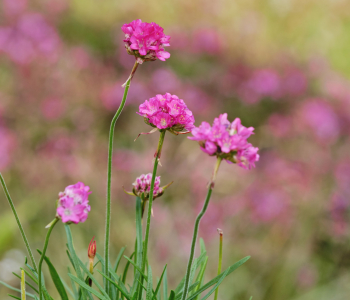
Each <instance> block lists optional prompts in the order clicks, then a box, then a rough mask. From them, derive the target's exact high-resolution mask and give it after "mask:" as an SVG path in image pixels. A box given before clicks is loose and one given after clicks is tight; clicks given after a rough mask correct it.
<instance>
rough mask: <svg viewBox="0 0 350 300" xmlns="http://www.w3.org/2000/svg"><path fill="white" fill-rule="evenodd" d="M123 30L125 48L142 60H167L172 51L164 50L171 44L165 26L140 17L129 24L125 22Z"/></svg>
mask: <svg viewBox="0 0 350 300" xmlns="http://www.w3.org/2000/svg"><path fill="white" fill-rule="evenodd" d="M122 30H123V32H124V33H125V39H124V42H125V48H126V50H127V52H128V53H129V54H131V55H135V56H136V57H140V58H141V59H142V61H148V60H156V59H157V58H158V59H160V60H162V61H165V60H166V59H168V58H169V57H170V53H169V52H166V51H164V47H167V46H170V44H169V41H170V36H169V35H165V34H164V32H163V30H164V29H163V28H162V27H160V26H159V25H158V24H156V23H154V22H151V23H147V22H142V21H141V20H140V19H138V20H134V21H132V22H131V23H129V24H124V25H123V26H122Z"/></svg>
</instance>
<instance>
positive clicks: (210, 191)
mask: <svg viewBox="0 0 350 300" xmlns="http://www.w3.org/2000/svg"><path fill="white" fill-rule="evenodd" d="M221 160H222V158H220V157H218V159H217V161H216V165H215V168H214V172H213V176H212V178H211V181H210V182H209V184H208V193H207V197H206V198H205V202H204V205H203V208H202V210H201V212H200V213H199V214H198V216H197V219H196V222H195V224H194V230H193V237H192V244H191V253H190V258H189V259H188V265H187V271H186V279H185V285H184V290H183V294H182V300H185V299H186V297H187V293H188V286H189V281H190V273H191V267H192V263H193V257H194V250H195V248H196V241H197V236H198V228H199V223H200V221H201V219H202V217H203V216H204V214H205V212H206V210H207V208H208V205H209V201H210V197H211V193H212V191H213V188H214V183H215V179H216V174H217V172H218V170H219V166H220V163H221Z"/></svg>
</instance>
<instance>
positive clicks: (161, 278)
mask: <svg viewBox="0 0 350 300" xmlns="http://www.w3.org/2000/svg"><path fill="white" fill-rule="evenodd" d="M166 268H167V265H165V267H164V269H163V272H162V275H161V276H160V279H159V281H158V284H157V287H156V290H155V291H154V293H155V294H156V295H158V294H159V297H160V284H161V283H162V280H163V276H164V273H165V271H166ZM166 299H167V298H164V300H166Z"/></svg>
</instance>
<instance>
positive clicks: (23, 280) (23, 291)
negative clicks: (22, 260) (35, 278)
mask: <svg viewBox="0 0 350 300" xmlns="http://www.w3.org/2000/svg"><path fill="white" fill-rule="evenodd" d="M21 299H22V300H26V277H25V273H24V270H22V271H21Z"/></svg>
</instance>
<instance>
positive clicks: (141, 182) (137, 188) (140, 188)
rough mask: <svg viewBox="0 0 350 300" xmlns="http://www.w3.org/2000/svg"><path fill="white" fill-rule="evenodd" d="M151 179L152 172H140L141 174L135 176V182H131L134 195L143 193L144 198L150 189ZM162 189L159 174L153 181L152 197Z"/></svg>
mask: <svg viewBox="0 0 350 300" xmlns="http://www.w3.org/2000/svg"><path fill="white" fill-rule="evenodd" d="M151 181H152V174H151V173H148V174H146V175H145V174H142V175H141V176H139V177H137V178H136V180H135V182H134V183H133V184H132V185H133V186H134V189H133V190H134V193H135V195H139V196H141V195H142V193H144V194H145V196H146V198H148V197H147V195H148V194H149V192H150V190H151ZM162 192H163V190H162V188H161V187H160V176H156V179H155V181H154V188H153V197H157V196H158V194H160V193H162Z"/></svg>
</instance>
